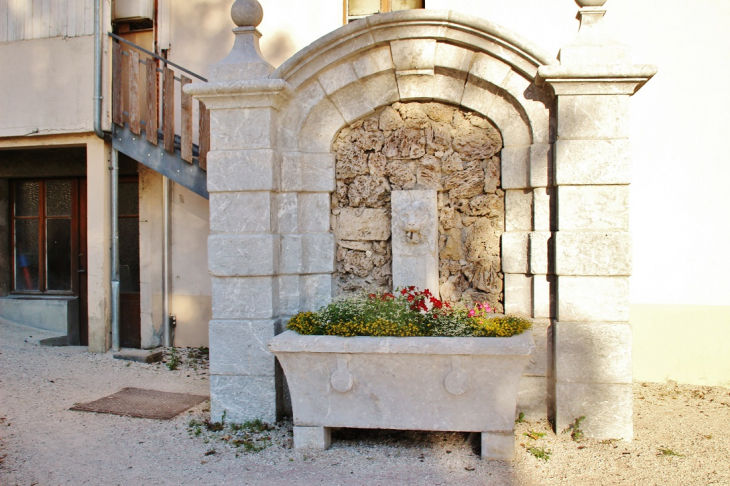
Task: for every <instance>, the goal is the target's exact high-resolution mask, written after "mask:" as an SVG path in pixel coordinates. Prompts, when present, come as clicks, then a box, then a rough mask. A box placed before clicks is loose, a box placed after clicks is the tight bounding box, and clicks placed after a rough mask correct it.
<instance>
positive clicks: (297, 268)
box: [279, 234, 303, 275]
mask: <svg viewBox="0 0 730 486" xmlns="http://www.w3.org/2000/svg"><path fill="white" fill-rule="evenodd" d="M302 258H303V256H302V235H301V234H287V235H281V255H280V256H279V261H280V262H281V263H280V266H279V273H281V274H284V275H297V274H300V273H301V272H302Z"/></svg>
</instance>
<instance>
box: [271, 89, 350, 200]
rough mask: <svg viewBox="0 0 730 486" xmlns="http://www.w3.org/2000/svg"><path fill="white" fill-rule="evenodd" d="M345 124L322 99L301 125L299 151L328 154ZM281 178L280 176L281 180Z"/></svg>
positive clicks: (332, 105)
mask: <svg viewBox="0 0 730 486" xmlns="http://www.w3.org/2000/svg"><path fill="white" fill-rule="evenodd" d="M346 124H347V121H345V119H344V118H342V115H341V114H340V111H339V110H338V109H337V107H336V106H335V105H334V104H333V103H332V101H330V100H329V99H328V98H325V99H323V100H322V101H320V102H319V103H317V105H316V106H315V107H314V108H312V110H311V111H310V112H309V114H308V115H307V118H306V119H305V120H304V123H303V124H302V128H301V130H300V131H299V134H298V135H297V140H298V142H299V149H300V150H301V151H303V152H315V153H329V151H330V150H332V140H333V139H334V137H335V134H336V133H337V132H338V131H339V130H340V129H341V128H342V127H344V126H345V125H346ZM333 173H334V171H333ZM283 177H284V176H283V174H282V180H283ZM285 190H286V189H285ZM332 190H334V189H332Z"/></svg>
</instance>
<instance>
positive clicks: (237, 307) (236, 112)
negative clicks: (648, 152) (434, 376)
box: [186, 0, 291, 422]
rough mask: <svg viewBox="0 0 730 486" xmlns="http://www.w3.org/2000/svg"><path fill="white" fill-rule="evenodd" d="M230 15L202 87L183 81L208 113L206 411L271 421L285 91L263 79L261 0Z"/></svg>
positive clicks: (238, 5)
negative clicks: (222, 51)
mask: <svg viewBox="0 0 730 486" xmlns="http://www.w3.org/2000/svg"><path fill="white" fill-rule="evenodd" d="M231 16H232V18H233V21H234V22H235V23H236V25H237V26H238V27H237V28H235V29H233V32H234V34H235V36H236V39H235V43H234V46H233V49H232V50H231V53H230V54H229V55H228V56H227V57H226V58H225V59H223V60H222V61H220V62H219V63H217V64H215V65H213V66H212V68H211V76H210V77H211V80H210V82H209V83H196V84H191V85H188V86H186V91H187V92H188V93H190V94H193V95H194V96H195V97H197V98H198V99H199V100H200V101H202V102H204V103H205V105H206V107H207V108H208V109H209V110H210V126H211V142H210V143H211V151H210V153H209V155H208V191H209V192H210V233H211V234H210V236H209V239H208V262H209V263H208V268H209V271H210V274H211V276H212V279H213V281H212V288H213V296H212V299H213V320H212V321H211V322H210V328H209V335H210V388H211V416H212V419H213V420H220V419H221V417H222V415H223V413H224V412H225V413H226V420H231V421H234V422H243V421H246V420H252V419H256V418H259V419H262V420H264V421H267V422H274V421H275V420H276V418H277V408H276V407H277V401H276V380H275V361H274V356H273V355H272V354H271V353H269V351H268V350H267V348H266V344H267V342H268V341H269V339H271V338H272V337H274V335H275V334H276V333H277V331H278V330H279V329H280V320H279V305H278V291H277V280H278V279H277V276H276V275H277V274H278V271H279V270H278V269H279V254H280V246H281V244H280V237H279V235H278V231H277V222H276V219H277V218H276V211H275V210H274V209H273V208H272V206H273V204H274V201H275V200H276V199H277V196H276V191H277V190H278V185H279V169H278V163H277V161H278V154H277V150H276V135H275V134H276V118H277V116H278V106H279V104H280V102H281V101H282V100H283V99H285V98H286V96H287V95H288V93H289V92H290V91H291V88H290V87H289V85H288V84H287V83H286V82H284V81H282V80H271V79H268V78H267V76H268V75H269V74H270V73H271V72H272V71H273V67H272V66H271V65H270V64H269V63H267V62H266V61H265V60H264V59H263V58H262V57H261V52H260V50H259V47H258V41H259V38H260V36H261V34H260V33H259V32H258V30H256V26H257V25H258V24H259V23H260V22H261V20H262V18H263V11H262V9H261V6H260V5H259V3H258V2H257V1H256V0H237V1H236V2H235V3H234V4H233V7H232V8H231Z"/></svg>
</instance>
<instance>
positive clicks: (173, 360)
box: [167, 348, 180, 371]
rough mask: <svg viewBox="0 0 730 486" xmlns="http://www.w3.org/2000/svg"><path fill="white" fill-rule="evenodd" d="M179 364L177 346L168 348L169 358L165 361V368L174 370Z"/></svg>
mask: <svg viewBox="0 0 730 486" xmlns="http://www.w3.org/2000/svg"><path fill="white" fill-rule="evenodd" d="M179 365H180V356H178V354H177V348H170V359H169V360H168V361H167V369H168V370H170V371H173V370H176V369H177V367H178V366H179Z"/></svg>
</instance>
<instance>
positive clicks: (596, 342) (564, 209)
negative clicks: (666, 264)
mask: <svg viewBox="0 0 730 486" xmlns="http://www.w3.org/2000/svg"><path fill="white" fill-rule="evenodd" d="M577 2H578V3H579V5H581V7H582V8H581V9H580V11H579V17H580V21H581V25H580V30H579V32H578V35H577V37H576V39H575V40H574V41H573V42H572V43H571V44H569V45H567V46H565V47H564V48H563V49H562V50H561V52H560V65H555V66H543V67H541V68H540V69H539V70H538V78H537V82H538V84H543V83H544V84H547V85H549V86H551V87H552V89H553V90H554V92H555V95H556V98H557V139H556V142H555V146H554V174H553V175H554V182H555V186H556V196H557V222H556V226H557V228H556V229H557V232H555V236H554V247H553V255H554V266H555V275H556V279H557V303H556V307H557V315H556V317H557V322H556V323H555V329H554V333H553V346H554V356H553V358H554V359H553V377H554V390H553V391H554V397H553V398H554V403H553V404H552V410H551V412H552V413H551V414H552V415H554V417H552V419H553V420H554V425H555V428H556V430H557V431H562V430H563V429H565V428H566V427H568V425H569V424H570V423H572V422H573V421H574V420H575V419H576V418H578V417H582V416H583V417H585V420H584V421H583V422H582V424H581V428H582V430H583V431H584V432H585V433H586V435H588V436H591V437H597V438H618V439H624V440H631V439H632V437H633V421H632V415H633V405H632V403H633V397H632V386H631V383H632V359H631V326H630V324H629V322H628V321H629V279H628V277H629V275H630V274H631V236H630V234H629V222H628V214H629V212H628V209H629V206H628V204H629V199H628V185H629V183H630V176H631V166H630V163H631V162H630V160H631V158H630V146H629V97H630V96H631V95H633V94H634V93H635V92H636V91H637V90H638V89H639V88H640V87H641V86H642V85H643V84H644V83H646V82H647V81H648V80H649V78H651V76H653V75H654V73H655V72H656V68H655V67H654V66H648V65H634V64H630V63H629V61H628V55H629V50H628V48H627V46H625V45H622V44H619V43H617V42H615V41H612V40H611V39H610V37H609V36H608V35H607V33H606V32H605V30H604V26H603V24H602V18H603V16H604V14H605V13H606V10H605V9H604V8H603V7H602V6H603V4H604V3H605V0H577Z"/></svg>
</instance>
